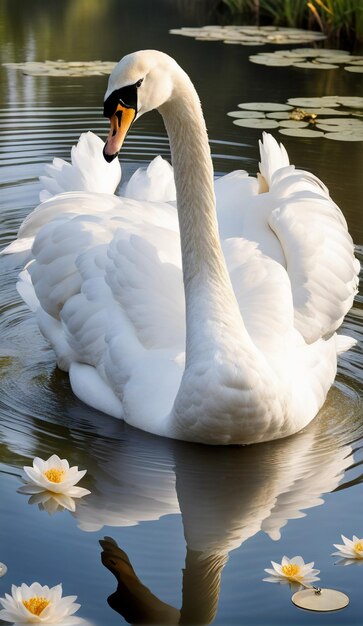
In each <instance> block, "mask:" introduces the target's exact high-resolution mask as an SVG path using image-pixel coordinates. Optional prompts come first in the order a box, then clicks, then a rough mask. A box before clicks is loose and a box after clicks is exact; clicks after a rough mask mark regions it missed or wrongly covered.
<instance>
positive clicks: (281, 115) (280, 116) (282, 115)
mask: <svg viewBox="0 0 363 626" xmlns="http://www.w3.org/2000/svg"><path fill="white" fill-rule="evenodd" d="M266 117H268V118H269V119H272V120H288V119H289V113H288V111H286V112H284V111H277V112H276V113H266Z"/></svg>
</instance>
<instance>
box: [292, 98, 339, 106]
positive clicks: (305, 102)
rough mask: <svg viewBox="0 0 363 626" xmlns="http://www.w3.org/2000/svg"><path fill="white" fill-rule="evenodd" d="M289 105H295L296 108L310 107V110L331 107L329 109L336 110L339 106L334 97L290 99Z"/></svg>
mask: <svg viewBox="0 0 363 626" xmlns="http://www.w3.org/2000/svg"><path fill="white" fill-rule="evenodd" d="M288 103H289V104H293V105H294V106H298V107H309V108H314V107H324V106H329V107H333V108H334V107H338V106H339V104H338V103H337V101H336V98H335V97H334V96H333V97H331V99H330V97H329V96H328V97H326V96H323V97H322V98H289V99H288Z"/></svg>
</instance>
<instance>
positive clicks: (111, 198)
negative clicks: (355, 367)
mask: <svg viewBox="0 0 363 626" xmlns="http://www.w3.org/2000/svg"><path fill="white" fill-rule="evenodd" d="M152 109H157V110H158V111H159V113H161V115H162V117H163V120H164V123H165V127H166V130H167V133H168V136H169V141H170V146H171V154H172V163H173V169H174V177H175V188H176V197H177V209H176V208H175V204H174V203H173V202H165V201H163V200H165V199H166V198H165V197H164V192H162V193H161V194H160V197H159V198H157V199H156V201H154V200H150V199H148V198H147V199H146V200H145V199H144V200H142V199H140V198H139V199H135V197H128V198H127V197H123V198H121V197H117V196H115V195H114V194H113V190H114V189H111V190H107V189H106V191H105V190H104V189H100V190H97V191H94V189H91V190H85V189H84V188H81V189H83V190H79V189H78V190H77V189H74V187H72V185H71V184H70V185H68V187H66V189H68V191H64V192H63V193H60V194H59V193H58V194H57V191H59V189H60V190H61V191H62V190H63V187H62V184H61V182H60V180H58V187H57V186H54V189H53V192H52V193H53V194H54V193H56V194H57V195H53V196H52V197H48V199H45V201H44V202H42V203H41V204H40V205H39V207H37V208H36V209H35V210H34V211H33V213H31V214H30V216H28V217H27V218H26V219H25V221H24V223H23V224H22V226H21V228H20V230H19V235H18V242H17V246H18V247H16V246H15V248H13V250H11V249H10V250H9V251H10V252H11V251H17V250H18V249H22V248H23V249H24V250H25V249H29V248H30V245H31V246H32V247H31V257H30V259H29V261H28V263H27V265H26V266H25V269H24V270H23V272H22V273H21V275H20V280H19V291H20V293H21V295H23V297H24V298H25V300H26V301H27V302H28V303H29V305H30V307H31V308H32V309H33V310H34V311H35V313H36V317H37V322H38V324H39V328H40V330H41V332H42V333H43V334H44V336H45V337H46V338H47V339H48V340H49V342H50V343H51V344H52V347H53V349H54V350H55V353H56V357H57V364H58V366H59V367H60V368H61V369H63V370H65V371H68V372H69V378H70V384H71V387H72V390H73V392H74V393H75V395H76V396H78V398H80V399H81V400H82V401H84V402H85V403H87V404H89V405H90V406H92V407H93V408H95V409H97V410H99V411H103V412H104V413H107V414H109V415H111V416H114V417H118V418H122V419H124V420H125V421H126V422H127V423H129V424H130V425H132V426H135V427H137V428H140V429H143V430H145V431H148V432H150V433H153V434H157V435H162V436H166V437H171V438H175V439H182V440H187V441H195V442H200V443H206V444H250V443H256V442H262V441H268V440H273V439H277V438H281V437H286V436H288V435H291V434H293V433H296V432H298V431H300V430H301V429H302V428H304V427H305V426H306V425H307V424H308V423H309V422H310V421H311V420H312V419H313V418H314V416H315V415H316V414H317V413H318V411H319V409H320V408H321V406H322V405H323V403H324V401H325V398H326V395H327V393H328V390H329V388H330V387H331V385H332V383H333V381H334V378H335V374H336V367H337V355H338V354H339V353H340V352H343V351H345V350H347V349H348V348H349V347H351V346H352V345H353V344H354V341H353V340H352V339H351V338H350V337H345V336H342V335H338V334H337V333H336V330H337V329H338V328H339V326H340V325H341V323H342V320H343V318H344V316H345V314H346V313H347V311H348V310H349V308H350V307H351V305H352V302H353V298H354V295H355V293H356V289H357V273H358V271H359V263H358V261H357V260H356V259H355V257H354V248H353V243H352V240H351V237H350V235H349V233H348V231H347V226H346V222H345V219H344V217H343V215H342V213H341V211H340V210H339V208H338V207H337V206H336V204H335V203H334V202H333V201H332V199H331V198H330V196H329V192H328V190H327V188H326V187H325V186H324V185H323V183H321V182H320V181H319V180H318V179H317V178H316V177H315V176H314V175H312V174H310V173H308V172H306V171H301V170H297V169H295V168H294V166H292V165H290V164H289V159H288V155H287V153H286V150H285V149H284V147H283V146H282V145H280V146H279V145H278V144H277V142H276V141H275V140H274V139H273V138H272V136H270V135H267V134H264V137H263V141H262V143H260V153H261V162H260V173H259V175H258V177H257V179H254V178H251V177H249V176H247V174H246V173H244V172H233V173H231V174H229V175H227V176H224V177H222V178H221V179H220V180H218V181H217V182H216V184H215V188H214V182H213V168H212V161H211V155H210V149H209V144H208V137H207V131H206V127H205V122H204V118H203V114H202V109H201V105H200V101H199V98H198V95H197V93H196V91H195V89H194V87H193V84H192V82H191V80H190V78H189V77H188V75H187V74H186V73H185V72H184V71H183V70H182V68H181V67H180V66H179V65H178V64H177V63H176V61H175V60H174V59H172V58H171V57H170V56H168V55H166V54H164V53H162V52H159V51H155V50H142V51H138V52H135V53H132V54H129V55H127V56H125V57H124V58H123V59H121V61H120V62H119V63H118V64H117V65H116V67H115V68H114V70H113V71H112V73H111V75H110V77H109V82H108V88H107V91H106V94H105V99H104V114H105V116H106V117H108V118H109V119H110V123H111V129H110V133H109V136H108V139H107V142H106V144H105V146H104V149H103V154H104V157H105V159H106V161H107V163H106V162H105V164H104V165H102V167H110V168H111V167H117V166H114V163H115V162H117V159H116V160H115V157H116V156H117V153H118V152H119V150H120V148H121V146H122V142H123V140H124V138H125V136H126V134H127V132H128V130H129V128H130V126H131V125H132V124H133V123H134V122H135V120H136V119H138V118H139V117H140V116H141V115H142V114H144V113H146V112H148V111H150V110H152ZM96 152H97V151H96ZM95 158H96V157H95ZM99 158H100V151H99V150H98V154H97V159H99ZM95 163H96V165H97V162H96V161H95ZM68 165H69V164H68ZM96 165H95V166H94V167H93V169H92V172H94V171H95V169H97V167H96ZM57 166H58V178H59V179H62V175H61V173H60V172H61V170H62V167H61V165H60V164H59V163H58V164H56V166H55V169H57ZM78 166H79V167H80V168H81V170H82V165H80V164H79V163H78ZM69 167H70V168H72V167H74V165H73V164H72V165H69ZM66 169H67V168H66ZM67 172H68V174H67V175H68V177H69V176H70V174H71V170H68V169H67ZM117 178H118V174H115V173H113V174H112V175H111V174H110V181H111V182H110V186H111V187H114V183H115V181H116V180H117ZM167 180H168V184H167V185H164V182H163V183H162V185H161V186H163V189H164V188H165V187H168V188H169V189H170V184H169V183H170V179H167ZM111 183H112V184H111ZM155 186H156V188H157V184H156V185H155V180H154V187H155ZM72 189H73V190H72ZM50 195H51V194H50ZM169 199H170V200H172V198H169ZM216 201H217V211H218V218H217V212H216ZM11 245H12V244H10V247H11Z"/></svg>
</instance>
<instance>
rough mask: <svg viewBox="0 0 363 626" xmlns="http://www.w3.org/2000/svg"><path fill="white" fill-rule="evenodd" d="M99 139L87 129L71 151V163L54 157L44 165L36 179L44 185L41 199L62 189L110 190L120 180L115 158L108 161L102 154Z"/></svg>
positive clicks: (109, 191) (117, 163)
mask: <svg viewBox="0 0 363 626" xmlns="http://www.w3.org/2000/svg"><path fill="white" fill-rule="evenodd" d="M103 145H104V144H103V141H102V139H100V137H97V135H95V134H94V133H91V132H90V131H89V132H87V133H83V134H82V135H81V136H80V138H79V140H78V143H77V145H76V146H73V148H72V151H71V163H67V161H63V159H59V158H55V159H53V162H52V164H48V165H46V166H45V168H44V170H45V176H40V177H39V180H40V182H41V183H42V184H43V185H44V188H43V189H42V191H41V192H40V194H39V197H40V201H41V202H44V201H45V200H49V198H52V197H53V196H55V195H57V194H59V193H63V192H65V191H90V192H96V193H114V192H115V189H116V187H117V185H118V184H119V182H120V179H121V167H120V163H119V161H118V159H114V160H113V161H112V162H111V163H107V161H106V160H105V159H104V157H103V152H102V151H103Z"/></svg>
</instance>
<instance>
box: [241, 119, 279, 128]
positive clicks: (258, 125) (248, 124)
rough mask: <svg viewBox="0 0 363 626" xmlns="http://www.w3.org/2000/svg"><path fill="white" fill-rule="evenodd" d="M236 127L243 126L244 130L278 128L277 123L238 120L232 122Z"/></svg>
mask: <svg viewBox="0 0 363 626" xmlns="http://www.w3.org/2000/svg"><path fill="white" fill-rule="evenodd" d="M233 124H236V126H244V127H245V128H270V129H271V128H278V125H279V124H278V122H276V121H275V120H267V119H258V118H256V119H242V120H241V119H239V120H233Z"/></svg>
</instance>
